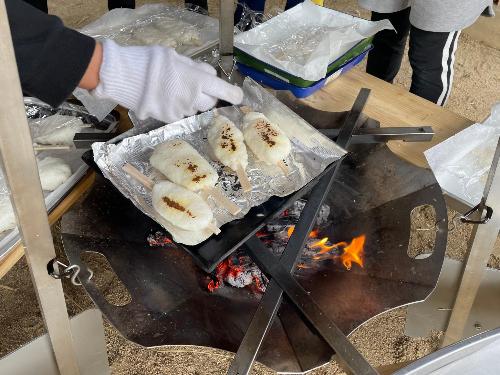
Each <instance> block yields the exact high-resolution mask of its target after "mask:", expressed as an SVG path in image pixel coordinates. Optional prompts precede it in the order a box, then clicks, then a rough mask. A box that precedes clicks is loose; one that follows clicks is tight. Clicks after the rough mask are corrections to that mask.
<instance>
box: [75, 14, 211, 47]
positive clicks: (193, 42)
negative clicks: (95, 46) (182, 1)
mask: <svg viewBox="0 0 500 375" xmlns="http://www.w3.org/2000/svg"><path fill="white" fill-rule="evenodd" d="M207 28H208V29H209V30H206V29H207ZM80 31H81V32H83V33H84V34H87V35H90V36H92V37H95V38H97V39H105V38H108V39H113V40H114V41H115V42H116V43H118V44H121V45H127V46H138V45H141V46H144V45H160V46H164V47H172V48H180V47H183V48H182V50H181V51H180V52H187V51H188V50H189V48H190V47H200V46H202V45H204V44H206V43H207V42H208V41H212V40H216V39H215V36H216V32H217V30H216V21H215V20H213V19H211V18H210V17H207V16H204V15H201V14H197V13H194V12H190V11H188V10H186V9H181V8H176V7H173V6H168V5H163V4H148V5H144V6H142V7H140V8H137V9H113V10H111V11H110V12H108V13H107V14H105V15H104V16H103V17H101V18H100V19H98V20H97V21H95V22H93V23H91V24H90V25H87V26H85V27H84V28H82V29H81V30H80ZM206 31H208V33H205V34H208V35H209V38H210V39H209V40H207V35H203V34H202V32H206Z"/></svg>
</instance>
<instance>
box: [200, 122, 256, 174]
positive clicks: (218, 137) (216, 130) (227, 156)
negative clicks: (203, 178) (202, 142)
mask: <svg viewBox="0 0 500 375" xmlns="http://www.w3.org/2000/svg"><path fill="white" fill-rule="evenodd" d="M208 143H209V144H210V147H212V150H213V152H214V155H215V156H216V158H217V159H218V160H219V161H220V162H221V163H222V164H224V165H225V166H227V167H229V168H231V169H232V170H233V171H237V170H238V167H240V166H241V167H242V168H243V170H245V169H246V168H247V165H248V153H247V148H246V146H245V140H244V138H243V133H242V132H241V131H240V129H238V128H237V127H236V125H234V123H233V122H232V121H231V120H229V119H228V118H227V117H224V116H216V117H215V119H214V121H213V123H212V126H211V127H210V129H208Z"/></svg>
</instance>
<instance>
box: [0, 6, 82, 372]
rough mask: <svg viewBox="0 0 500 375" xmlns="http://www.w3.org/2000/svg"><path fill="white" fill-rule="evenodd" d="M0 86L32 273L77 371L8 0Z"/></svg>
mask: <svg viewBox="0 0 500 375" xmlns="http://www.w3.org/2000/svg"><path fill="white" fill-rule="evenodd" d="M27 27H29V26H27ZM0 87H1V89H0V156H1V160H3V167H4V172H5V175H6V177H7V184H8V186H9V188H10V191H11V200H12V203H13V206H14V209H15V212H16V216H17V222H18V225H19V228H20V233H21V238H22V241H23V243H24V246H25V254H26V258H27V260H28V265H29V268H30V272H31V277H32V280H33V284H34V286H35V290H36V294H37V298H38V302H39V304H40V309H41V311H42V315H43V319H44V322H45V327H46V328H47V332H48V334H49V337H50V341H51V344H52V349H53V351H54V355H55V359H56V362H57V366H58V368H59V372H60V373H61V374H62V375H66V374H68V375H69V374H71V375H78V374H79V373H80V372H79V369H78V365H77V359H76V353H75V350H74V346H73V340H72V337H71V330H70V325H69V318H68V312H67V310H66V302H65V300H64V293H63V289H62V285H61V281H60V280H55V279H53V278H52V277H51V276H49V274H48V272H47V264H48V263H49V261H50V260H52V259H53V258H55V256H56V254H55V250H54V244H53V242H52V235H51V233H50V227H49V222H48V217H47V211H46V208H45V200H44V197H43V193H42V188H41V185H40V179H39V177H38V168H37V164H36V159H35V155H34V152H33V146H32V140H31V134H30V130H29V128H28V122H27V120H26V114H25V111H24V105H23V95H22V91H21V85H20V81H19V75H18V72H17V65H16V59H15V56H14V49H13V46H12V39H11V34H10V28H9V22H8V18H7V10H6V8H5V2H4V0H0Z"/></svg>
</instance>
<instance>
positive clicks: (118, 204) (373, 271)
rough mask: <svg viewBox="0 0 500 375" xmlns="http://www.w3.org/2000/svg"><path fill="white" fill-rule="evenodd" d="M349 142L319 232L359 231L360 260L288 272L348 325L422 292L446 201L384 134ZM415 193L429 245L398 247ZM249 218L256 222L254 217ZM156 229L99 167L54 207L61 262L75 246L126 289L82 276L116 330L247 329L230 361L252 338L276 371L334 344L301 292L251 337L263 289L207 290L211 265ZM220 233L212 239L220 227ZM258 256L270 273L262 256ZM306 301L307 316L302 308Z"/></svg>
mask: <svg viewBox="0 0 500 375" xmlns="http://www.w3.org/2000/svg"><path fill="white" fill-rule="evenodd" d="M358 115H359V114H358ZM350 151H351V152H350V153H349V155H348V156H347V158H346V160H344V161H343V163H342V164H341V165H340V166H339V167H336V166H335V167H333V168H336V169H337V171H336V176H335V179H334V180H333V184H332V186H331V188H330V189H328V194H327V196H326V199H325V201H324V202H323V203H324V204H325V205H326V206H327V207H329V209H330V216H329V223H328V225H325V226H323V227H322V228H321V233H320V237H328V239H329V243H336V242H345V243H349V242H351V241H352V239H353V238H360V237H363V238H364V249H363V256H362V257H363V262H362V264H363V267H361V266H360V265H358V264H356V263H354V264H352V265H351V267H350V269H349V270H348V269H346V266H345V265H344V264H343V263H342V261H341V258H340V257H337V256H331V257H326V258H324V257H323V258H320V259H319V260H318V261H316V262H311V263H307V264H306V267H301V268H299V269H298V270H297V271H295V273H294V276H295V280H297V281H298V282H299V283H300V285H301V286H302V288H303V289H305V290H307V291H308V292H309V293H310V297H311V298H312V300H311V301H314V304H315V306H316V305H317V307H318V308H319V309H320V310H321V312H322V313H324V318H326V319H328V320H329V321H333V322H334V323H335V324H336V326H337V327H338V328H340V330H341V331H342V332H343V333H344V334H346V335H347V334H349V333H351V332H352V331H353V330H355V329H356V328H357V327H359V326H360V325H361V324H363V323H364V322H365V321H367V320H368V319H370V318H372V317H374V316H376V315H377V314H380V313H382V312H384V311H387V310H388V309H391V308H395V307H399V306H403V305H406V304H409V303H413V302H416V301H421V300H423V299H425V298H426V297H427V296H428V295H429V294H430V293H431V291H432V290H433V289H434V287H435V285H436V282H437V279H438V276H439V273H440V270H441V265H442V262H443V259H444V252H445V247H446V237H447V215H446V206H445V203H444V199H443V197H442V192H441V190H440V188H439V186H438V184H437V181H436V180H435V178H434V176H433V174H432V173H431V172H430V171H428V170H425V169H422V168H418V167H415V166H413V165H411V164H409V163H407V162H405V161H403V160H401V159H399V158H398V157H396V156H395V155H394V154H392V152H391V151H390V150H389V149H388V148H387V147H386V146H385V145H384V144H377V145H373V144H360V145H356V146H354V147H351V148H350ZM333 171H334V169H331V172H332V173H333ZM326 173H330V172H329V171H327V172H326ZM313 194H314V191H313ZM306 199H315V197H314V196H309V197H307V196H306ZM292 203H293V202H292ZM422 205H430V206H432V207H433V209H434V212H435V218H436V232H435V241H434V244H435V245H434V249H433V252H432V254H431V255H430V256H428V257H426V258H420V259H414V258H411V257H410V256H408V245H409V239H410V226H411V221H410V215H411V212H412V210H413V209H414V208H415V207H418V206H422ZM306 207H307V206H306ZM318 209H319V208H318ZM306 210H307V208H305V209H304V211H306ZM276 211H278V210H276ZM274 216H276V215H273V217H274ZM259 228H260V227H259ZM236 229H237V228H235V230H236ZM250 229H251V231H253V233H255V232H256V231H257V229H258V228H250ZM245 230H248V228H245ZM158 231H162V228H161V227H160V226H159V225H158V224H156V223H155V222H154V221H152V220H151V219H149V218H148V217H147V216H145V215H143V214H142V213H141V212H140V211H139V210H138V209H137V208H135V206H133V204H132V203H131V202H130V201H128V200H127V199H126V198H124V197H123V196H122V195H121V194H120V193H119V192H118V191H117V190H116V189H115V188H114V187H113V186H112V185H111V183H109V182H108V181H106V180H105V179H104V178H102V177H100V176H98V178H97V180H96V184H95V186H94V188H93V190H92V191H91V193H90V194H89V196H88V197H86V199H85V200H84V201H83V202H81V203H80V204H79V205H77V206H76V207H74V208H73V209H72V210H71V211H70V212H69V213H68V214H66V215H65V216H64V218H63V223H62V237H63V242H64V247H65V251H66V254H67V256H68V258H69V260H70V262H71V264H78V265H80V266H81V267H82V269H83V270H84V271H85V270H86V266H85V264H84V263H83V262H82V261H81V258H80V257H81V255H82V254H83V253H85V252H88V251H91V252H98V253H100V254H102V255H104V256H105V257H106V258H107V260H108V261H109V263H110V265H111V267H112V268H113V270H114V271H115V272H116V274H117V276H118V277H119V278H120V280H121V281H122V282H123V284H124V285H125V287H126V288H127V290H128V291H129V293H130V295H131V298H132V301H131V302H130V303H129V304H127V305H125V306H114V305H111V304H110V303H108V302H107V301H106V300H105V298H104V297H103V295H102V294H101V293H100V292H99V290H98V289H97V288H96V286H95V285H94V283H93V282H92V280H86V279H85V277H82V280H81V281H82V284H83V286H84V287H85V289H86V290H87V292H88V293H89V295H90V297H91V298H92V299H93V301H94V302H95V303H96V305H97V306H98V307H99V308H100V309H101V311H102V312H103V314H104V315H105V316H106V317H107V318H108V319H109V321H110V322H111V323H112V324H113V325H114V326H115V327H116V328H117V329H118V330H119V331H120V332H121V334H122V335H123V336H124V337H126V338H127V339H129V340H131V341H133V342H135V343H138V344H140V345H143V346H146V347H156V346H161V345H201V346H209V347H215V348H220V349H224V350H228V351H233V352H236V351H237V349H238V347H239V345H240V343H241V342H242V340H243V338H244V337H245V340H244V341H243V344H242V346H244V347H243V348H241V347H240V351H238V356H237V360H236V361H235V363H234V364H233V366H232V369H233V370H232V371H234V372H233V373H241V372H240V370H237V369H239V368H244V369H246V368H249V365H248V363H243V364H242V362H241V361H243V362H245V361H246V362H248V361H251V360H252V359H253V358H252V354H251V353H252V350H250V349H249V346H248V343H249V342H252V340H253V341H255V342H256V343H258V344H259V345H260V344H261V346H260V351H259V352H258V356H257V360H258V361H260V362H262V363H264V364H265V365H267V366H269V367H271V368H273V369H275V370H277V371H278V372H292V373H302V372H305V371H307V370H310V369H312V368H315V367H317V366H320V365H322V364H324V363H326V362H327V361H329V360H330V358H331V356H332V354H333V351H332V349H331V346H332V345H331V343H330V345H328V344H327V343H326V342H325V341H324V339H323V338H322V337H330V336H328V335H329V333H325V332H323V331H322V330H321V329H320V331H321V332H320V333H321V334H318V330H317V329H316V328H318V326H317V325H316V324H314V322H315V321H314V320H313V325H314V327H316V328H314V327H313V325H311V324H310V323H309V321H311V319H310V318H311V316H309V317H308V319H305V318H304V316H303V315H302V314H300V313H298V312H297V309H296V308H295V307H296V306H297V303H298V302H300V301H295V302H294V303H291V302H290V301H289V300H288V299H285V300H284V302H283V303H282V304H281V305H280V304H279V303H278V304H277V306H279V310H278V314H277V319H274V321H272V320H269V321H272V324H271V325H270V328H269V330H268V332H267V336H266V338H265V339H264V340H263V341H262V338H260V339H259V337H253V338H252V337H251V336H252V332H254V331H248V332H247V328H248V326H249V324H250V322H251V321H252V317H253V315H254V312H255V311H256V309H257V306H258V305H259V302H260V300H261V299H262V295H263V294H262V293H259V292H257V291H256V290H255V289H251V288H234V287H231V286H225V287H220V288H218V289H215V290H213V292H210V291H209V289H208V285H209V284H210V282H213V280H212V275H210V274H209V273H207V272H206V270H203V269H202V268H200V267H199V265H200V262H199V260H197V259H196V256H193V254H189V253H187V252H186V251H184V250H182V249H180V248H178V247H175V246H174V245H172V246H170V245H169V246H166V247H163V246H151V245H150V243H148V241H147V238H148V237H151V235H154V234H155V233H157V232H158ZM306 234H307V233H306ZM219 243H220V246H221V247H222V248H221V251H222V250H223V249H224V241H223V239H220V240H219ZM261 247H263V249H260V248H261ZM259 249H260V250H262V251H264V252H266V254H267V256H268V255H269V254H270V253H268V252H267V251H268V249H267V248H266V247H265V246H263V245H262V243H261V242H260V241H258V240H257V239H256V237H255V236H254V237H251V238H250V240H249V241H247V242H246V247H243V248H242V250H241V251H247V252H248V254H250V255H251V256H252V257H253V258H254V259H255V260H256V261H257V263H259V262H260V261H262V259H261V256H260V254H259V253H258V251H260V250H259ZM309 250H311V249H309ZM256 252H257V253H256ZM276 259H277V258H276ZM264 261H265V260H264ZM271 263H275V261H273V262H271ZM260 265H261V266H264V268H263V270H264V271H265V272H266V273H267V274H268V276H269V273H268V271H269V270H266V266H267V264H263V265H262V264H260ZM261 268H262V267H261ZM211 269H213V267H211ZM211 269H210V270H211ZM271 272H272V270H271ZM264 279H265V278H264ZM285 281H286V280H285ZM269 285H270V284H269ZM281 286H283V285H282V284H280V287H281ZM274 287H277V286H274ZM277 288H279V287H277ZM278 290H279V291H280V289H278ZM268 292H269V290H268ZM288 292H289V291H288ZM299 305H300V303H299ZM303 308H304V306H303ZM305 309H306V310H307V311H306V316H308V315H307V312H308V311H310V309H309V307H307V306H305ZM303 311H304V310H303ZM254 323H255V322H252V327H253V325H254ZM262 324H265V322H263V323H262ZM245 333H246V336H245ZM261 341H262V342H261ZM245 345H247V346H245ZM250 346H251V345H250ZM255 349H258V347H257V348H255ZM245 353H246V354H245ZM367 373H368V372H367Z"/></svg>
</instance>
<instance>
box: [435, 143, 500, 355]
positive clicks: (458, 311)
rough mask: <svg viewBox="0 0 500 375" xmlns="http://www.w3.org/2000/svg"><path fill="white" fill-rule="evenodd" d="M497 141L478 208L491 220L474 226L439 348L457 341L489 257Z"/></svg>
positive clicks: (494, 224)
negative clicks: (486, 211) (489, 209)
mask: <svg viewBox="0 0 500 375" xmlns="http://www.w3.org/2000/svg"><path fill="white" fill-rule="evenodd" d="M499 159H500V140H499V142H498V145H497V149H496V152H495V156H494V158H493V163H492V165H491V169H490V173H489V175H488V180H487V181H486V187H485V189H484V193H483V199H482V200H481V204H480V206H479V208H480V209H479V215H481V214H482V213H483V211H484V209H485V208H486V207H488V206H489V207H491V208H492V209H493V213H492V215H491V219H490V220H489V221H488V222H486V223H484V224H475V225H474V228H473V231H472V234H471V238H470V240H469V241H470V242H469V252H468V255H467V259H466V261H465V266H464V269H463V273H462V278H461V280H460V284H459V288H458V292H457V295H456V297H455V303H454V305H453V309H452V311H451V315H450V320H449V322H448V327H447V329H446V332H445V335H444V339H443V343H442V346H447V345H450V344H453V343H454V342H456V341H458V340H461V339H462V336H463V333H464V328H465V325H466V324H467V320H468V318H469V314H470V311H471V308H472V306H473V304H474V300H475V299H476V295H477V291H478V289H479V286H480V285H481V280H482V278H483V274H484V272H485V268H486V266H487V264H488V259H489V258H490V254H491V253H492V250H493V246H494V245H495V241H496V239H497V237H498V232H499V230H500V161H499Z"/></svg>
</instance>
